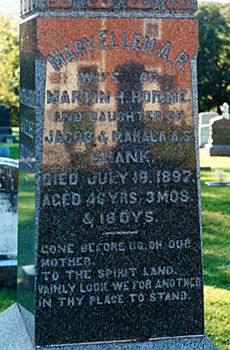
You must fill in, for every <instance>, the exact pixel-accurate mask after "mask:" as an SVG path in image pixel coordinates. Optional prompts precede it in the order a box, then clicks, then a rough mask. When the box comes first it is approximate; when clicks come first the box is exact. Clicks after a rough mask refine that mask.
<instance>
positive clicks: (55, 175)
mask: <svg viewBox="0 0 230 350" xmlns="http://www.w3.org/2000/svg"><path fill="white" fill-rule="evenodd" d="M23 6H24V7H22V10H23V9H24V10H23V11H24V13H26V12H28V13H33V11H34V12H36V11H37V10H39V11H40V12H39V13H38V15H37V16H33V17H29V18H28V20H24V22H23V24H22V26H21V38H22V39H21V67H22V70H21V92H22V96H21V148H20V152H21V158H20V159H21V160H20V168H21V170H20V186H21V189H23V193H24V192H25V191H27V192H28V200H29V199H30V203H29V204H28V203H27V206H26V208H25V201H23V198H22V199H21V202H20V209H19V210H20V213H21V214H20V215H23V220H21V230H20V237H19V304H20V305H21V306H20V309H21V312H22V315H23V317H24V318H25V321H26V323H27V325H29V326H28V331H29V332H30V334H31V337H32V338H34V342H35V346H38V347H39V346H40V347H45V346H61V345H63V346H64V345H65V346H68V345H71V344H72V345H76V344H83V343H102V342H103V343H105V342H114V341H116V342H121V341H134V342H136V341H147V340H151V339H152V340H153V339H156V338H160V339H161V338H162V339H165V338H174V337H177V338H178V339H179V338H180V337H197V336H201V335H203V332H204V330H203V292H202V288H203V286H202V260H201V236H200V210H199V186H198V180H197V179H198V176H197V159H196V147H197V146H196V145H197V132H196V126H197V125H196V115H197V110H196V98H197V96H196V80H195V75H196V54H197V48H198V44H197V37H198V35H197V20H196V18H195V17H194V16H193V14H192V12H193V11H194V9H195V8H196V4H195V3H194V2H193V1H177V2H176V1H170V0H169V1H158V2H148V1H142V2H141V1H140V2H138V1H127V2H125V1H124V2H123V1H122V2H121V1H120V2H116V3H115V2H113V1H104V2H103V1H102V3H100V4H99V3H98V2H97V1H88V2H86V1H81V2H80V1H75V0H73V1H53V0H52V1H51V0H49V1H46V2H45V1H37V3H36V4H35V3H33V4H32V3H30V5H28V4H27V5H26V4H25V3H24V5H23ZM26 6H27V7H26ZM111 9H113V11H111ZM83 10H84V11H83ZM121 10H122V11H123V12H122V11H121ZM34 174H36V177H34ZM33 193H35V199H33V196H32V195H29V194H33ZM34 208H35V209H34ZM34 233H35V238H34ZM25 241H26V242H27V246H26V251H25ZM35 248H36V250H35ZM33 265H35V278H34V279H33V271H34V269H33ZM33 296H34V298H33ZM33 315H34V316H33Z"/></svg>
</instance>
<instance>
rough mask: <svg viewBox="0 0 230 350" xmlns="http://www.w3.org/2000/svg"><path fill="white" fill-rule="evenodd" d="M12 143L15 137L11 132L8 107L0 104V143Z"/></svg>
mask: <svg viewBox="0 0 230 350" xmlns="http://www.w3.org/2000/svg"><path fill="white" fill-rule="evenodd" d="M3 142H6V143H14V142H16V137H15V135H14V134H13V133H12V128H11V121H10V107H8V106H5V105H2V104H0V143H3Z"/></svg>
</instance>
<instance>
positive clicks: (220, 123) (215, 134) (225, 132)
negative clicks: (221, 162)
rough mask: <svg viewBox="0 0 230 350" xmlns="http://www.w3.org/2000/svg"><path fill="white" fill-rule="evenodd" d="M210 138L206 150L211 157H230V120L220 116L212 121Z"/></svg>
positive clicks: (210, 123)
mask: <svg viewBox="0 0 230 350" xmlns="http://www.w3.org/2000/svg"><path fill="white" fill-rule="evenodd" d="M209 128H210V138H209V142H208V144H206V145H205V148H206V149H207V150H208V152H209V154H210V156H225V157H226V156H228V157H229V156H230V119H227V118H226V117H224V116H222V115H221V116H218V117H215V118H213V119H211V120H210V122H209Z"/></svg>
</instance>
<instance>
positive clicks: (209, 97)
mask: <svg viewBox="0 0 230 350" xmlns="http://www.w3.org/2000/svg"><path fill="white" fill-rule="evenodd" d="M223 9H224V10H225V7H223V6H221V5H220V4H215V3H210V4H203V5H201V6H200V7H199V11H198V18H199V40H200V48H199V54H198V94H199V111H200V112H204V111H210V110H211V109H212V110H214V109H216V107H218V106H220V105H221V104H223V102H228V103H229V104H230V36H229V33H230V25H229V19H230V18H228V17H227V16H229V12H228V11H225V15H222V12H221V11H223ZM223 13H224V12H223Z"/></svg>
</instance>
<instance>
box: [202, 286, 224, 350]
mask: <svg viewBox="0 0 230 350" xmlns="http://www.w3.org/2000/svg"><path fill="white" fill-rule="evenodd" d="M204 311H205V333H206V334H207V335H208V337H209V339H211V340H212V341H213V342H214V343H215V344H216V345H217V346H218V347H219V349H220V350H229V349H230V322H229V320H230V318H229V316H230V291H229V290H226V289H219V288H215V287H207V286H205V287H204Z"/></svg>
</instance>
